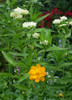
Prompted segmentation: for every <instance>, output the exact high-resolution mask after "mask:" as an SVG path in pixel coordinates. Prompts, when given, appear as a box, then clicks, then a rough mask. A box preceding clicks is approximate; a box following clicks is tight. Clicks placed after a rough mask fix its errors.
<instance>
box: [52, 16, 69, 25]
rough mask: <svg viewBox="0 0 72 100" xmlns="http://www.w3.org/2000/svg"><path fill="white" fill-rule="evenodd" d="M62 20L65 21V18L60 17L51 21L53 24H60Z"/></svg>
mask: <svg viewBox="0 0 72 100" xmlns="http://www.w3.org/2000/svg"><path fill="white" fill-rule="evenodd" d="M63 20H64V21H66V20H67V17H66V16H62V17H60V19H55V20H54V21H53V24H60V23H61V22H62V21H63Z"/></svg>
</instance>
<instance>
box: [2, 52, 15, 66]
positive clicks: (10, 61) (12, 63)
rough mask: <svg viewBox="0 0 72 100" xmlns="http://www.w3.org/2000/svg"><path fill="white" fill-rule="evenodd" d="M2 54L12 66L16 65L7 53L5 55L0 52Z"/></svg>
mask: <svg viewBox="0 0 72 100" xmlns="http://www.w3.org/2000/svg"><path fill="white" fill-rule="evenodd" d="M2 54H3V55H4V57H5V59H6V60H7V61H8V62H9V63H10V64H11V65H13V66H15V65H16V63H15V62H14V61H13V58H12V57H11V56H9V55H8V54H7V53H5V52H4V51H2Z"/></svg>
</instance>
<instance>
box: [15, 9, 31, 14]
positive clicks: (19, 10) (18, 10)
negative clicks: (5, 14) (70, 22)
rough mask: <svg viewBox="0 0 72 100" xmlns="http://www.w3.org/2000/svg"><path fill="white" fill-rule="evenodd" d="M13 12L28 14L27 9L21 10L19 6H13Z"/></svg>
mask: <svg viewBox="0 0 72 100" xmlns="http://www.w3.org/2000/svg"><path fill="white" fill-rule="evenodd" d="M14 12H17V13H19V14H25V15H26V14H29V11H28V10H27V9H26V10H23V9H21V8H19V7H17V8H15V9H14Z"/></svg>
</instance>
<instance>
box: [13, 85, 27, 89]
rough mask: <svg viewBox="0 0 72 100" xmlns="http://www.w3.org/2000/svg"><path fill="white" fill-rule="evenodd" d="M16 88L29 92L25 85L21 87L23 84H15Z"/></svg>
mask: <svg viewBox="0 0 72 100" xmlns="http://www.w3.org/2000/svg"><path fill="white" fill-rule="evenodd" d="M13 86H14V87H16V88H18V89H20V90H27V89H28V87H27V86H25V85H21V84H13Z"/></svg>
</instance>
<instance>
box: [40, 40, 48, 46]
mask: <svg viewBox="0 0 72 100" xmlns="http://www.w3.org/2000/svg"><path fill="white" fill-rule="evenodd" d="M40 44H44V45H48V41H47V40H44V41H43V42H41V41H40Z"/></svg>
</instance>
